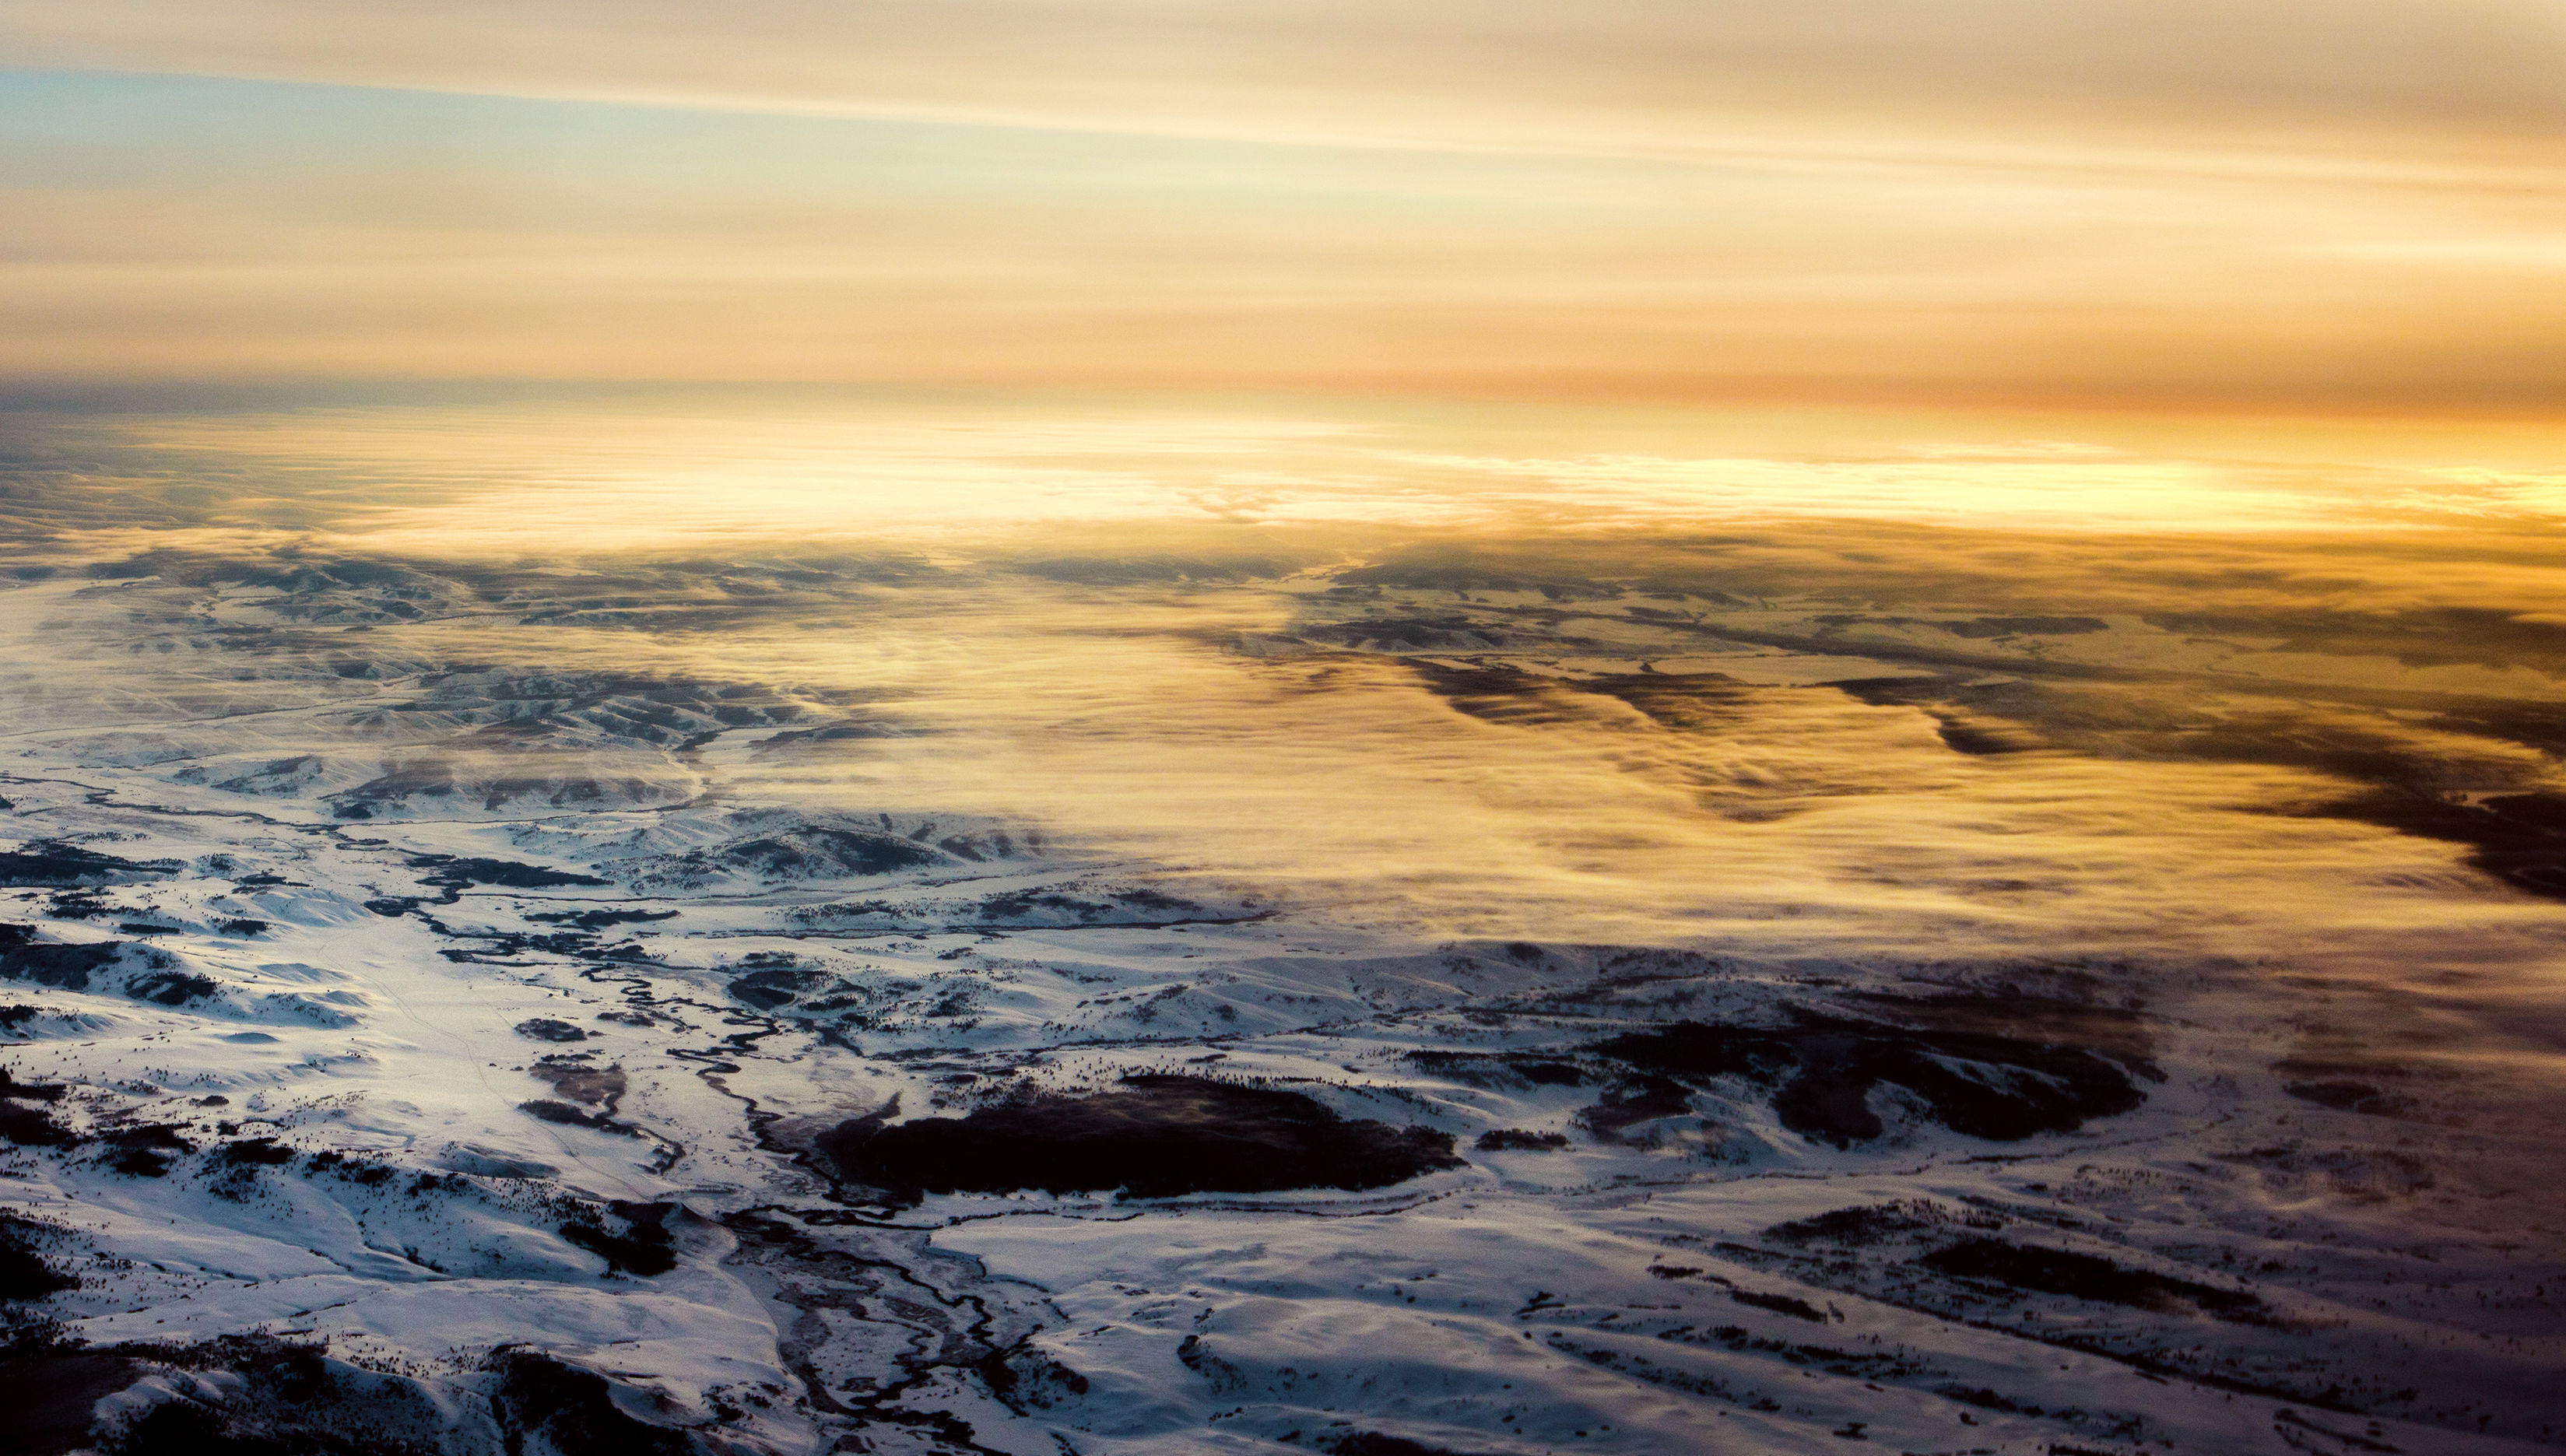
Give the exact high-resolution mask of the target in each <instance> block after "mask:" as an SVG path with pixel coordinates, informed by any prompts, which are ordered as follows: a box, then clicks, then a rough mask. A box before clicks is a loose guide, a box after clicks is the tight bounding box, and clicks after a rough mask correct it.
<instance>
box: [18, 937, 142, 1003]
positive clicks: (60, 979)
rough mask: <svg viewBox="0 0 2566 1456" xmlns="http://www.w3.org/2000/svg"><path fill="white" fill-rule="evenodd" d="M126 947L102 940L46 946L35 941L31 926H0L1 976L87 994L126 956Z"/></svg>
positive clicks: (120, 943)
mask: <svg viewBox="0 0 2566 1456" xmlns="http://www.w3.org/2000/svg"><path fill="white" fill-rule="evenodd" d="M126 944H127V942H125V941H122V940H103V941H92V942H89V943H87V944H82V945H47V944H42V943H39V942H38V941H37V940H36V931H35V927H34V926H32V925H6V924H0V976H5V977H7V978H8V979H10V980H12V981H29V982H33V983H34V984H36V985H39V986H56V987H60V988H61V989H63V990H65V991H86V990H88V989H89V983H90V977H92V976H93V975H95V974H97V973H98V972H100V971H102V970H105V969H106V968H107V967H109V966H111V965H114V964H115V963H116V962H117V960H118V958H120V957H121V956H123V955H124V953H125V947H126Z"/></svg>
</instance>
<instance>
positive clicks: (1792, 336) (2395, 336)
mask: <svg viewBox="0 0 2566 1456" xmlns="http://www.w3.org/2000/svg"><path fill="white" fill-rule="evenodd" d="M0 65H8V66H14V67H17V68H20V69H18V70H16V71H14V72H11V73H9V74H7V75H6V76H5V77H0V151H5V153H6V154H7V155H8V156H9V157H10V158H11V160H10V163H9V166H8V168H7V170H6V172H5V174H0V185H5V187H6V189H7V195H6V197H5V199H0V219H5V220H0V321H5V324H6V327H5V328H0V374H6V375H12V376H17V377H20V378H39V377H41V378H65V377H69V378H75V379H78V378H93V379H94V378H101V377H113V378H171V377H176V378H220V379H237V378H265V377H308V376H330V377H351V376H353V377H371V378H392V379H399V378H499V377H541V378H568V379H582V378H601V379H604V378H613V379H627V378H640V379H778V380H782V379H791V380H886V381H938V382H963V383H974V384H1007V385H1013V384H1030V383H1072V384H1115V385H1124V384H1131V385H1169V384H1175V385H1203V384H1211V385H1226V386H1260V387H1266V386H1282V387H1316V388H1328V389H1353V390H1384V389H1387V390H1397V391H1416V390H1424V391H1451V392H1463V393H1545V394H1548V393H1563V394H1577V395H1585V396H1594V397H1604V398H1612V397H1630V398H1649V399H1677V400H1681V399H1714V398H1715V399H1740V398H1743V399H1757V400H1794V399H1808V400H1827V399H1857V400H1884V401H1896V402H1901V403H1910V404H1915V403H1922V404H1936V403H1942V404H1948V403H1969V404H2002V403H2023V404H2076V405H2092V406H2101V407H2106V408H2137V409H2141V410H2148V409H2157V408H2178V407H2179V408H2181V409H2184V410H2190V409H2196V408H2200V407H2204V406H2214V407H2246V408H2263V407H2281V408H2287V409H2292V410H2315V411H2329V410H2357V411H2365V412H2368V411H2385V412H2389V413H2401V414H2405V413H2432V412H2442V411H2463V412H2494V413H2514V414H2533V413H2538V412H2541V411H2544V410H2550V409H2553V408H2554V407H2555V406H2556V405H2557V404H2558V403H2560V402H2561V396H2562V395H2566V86H2560V85H2558V84H2557V79H2558V78H2559V77H2560V76H2566V11H2561V10H2560V9H2558V8H2557V7H2556V6H2555V5H2553V4H2549V3H2546V0H2455V3H2446V0H2445V3H2438V4H2425V3H2421V0H2337V3H2329V4H2323V5H2319V4H2314V3H2305V0H2248V3H2241V4H2221V5H2210V4H2195V3H2188V0H2182V3H2156V4H2147V5H2140V4H2119V3H2074V4H2060V3H2041V4H2033V3H2027V0H1954V3H1940V4H1930V5H1927V4H1922V3H1908V0H1833V3H1821V0H1801V3H1792V4H1782V3H1778V0H1774V3H1765V0H1754V3H1724V4H1715V5H1705V4H1698V3H1688V4H1672V3H1660V0H1616V3H1610V4H1597V5H1587V6H1575V7H1569V6H1559V5H1534V4H1530V3H1524V0H1498V3H1476V4H1467V5H1464V4H1460V3H1458V0H1418V3H1410V4H1401V5H1390V6H1384V5H1380V4H1364V5H1357V4H1354V3H1351V0H1319V3H1309V4H1298V5H1293V6H1290V7H1273V6H1249V5H1246V4H1243V3H1222V0H1122V3H1080V4H1066V3H1056V0H1055V3H1041V0H996V3H985V4H974V5H942V4H939V5H937V6H934V7H928V6H924V5H918V4H903V3H891V4H874V5H866V6H861V7H858V6H848V5H838V4H817V3H794V0H762V3H751V4H745V5H739V6H726V7H720V8H719V9H717V10H716V9H707V8H704V7H700V6H678V5H673V4H659V5H618V6H614V7H606V6H603V5H596V4H589V3H582V0H535V3H519V4H506V5H502V4H497V3H450V4H444V5H439V6H435V7H398V8H394V7H363V8H360V7H352V6H347V5H339V4H322V3H318V0H191V3H187V4H177V3H163V0H119V3H112V4H104V5H102V4H95V3H81V4H75V3H71V0H20V3H17V4H14V5H12V6H10V7H9V9H8V12H7V14H6V16H5V18H0Z"/></svg>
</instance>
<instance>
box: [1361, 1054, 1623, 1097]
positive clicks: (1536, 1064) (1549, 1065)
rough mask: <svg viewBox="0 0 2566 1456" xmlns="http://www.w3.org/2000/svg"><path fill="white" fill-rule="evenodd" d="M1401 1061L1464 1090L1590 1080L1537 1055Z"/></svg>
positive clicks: (1581, 1083)
mask: <svg viewBox="0 0 2566 1456" xmlns="http://www.w3.org/2000/svg"><path fill="white" fill-rule="evenodd" d="M1402 1060H1404V1061H1406V1062H1407V1063H1408V1064H1409V1065H1410V1066H1411V1067H1413V1068H1415V1069H1416V1070H1417V1071H1419V1072H1422V1073H1425V1074H1426V1075H1428V1076H1430V1077H1439V1078H1442V1079H1443V1080H1445V1081H1447V1082H1457V1083H1460V1084H1462V1085H1463V1086H1465V1087H1484V1088H1509V1089H1522V1088H1527V1087H1583V1086H1585V1085H1586V1083H1587V1082H1588V1081H1589V1080H1590V1079H1589V1077H1588V1075H1587V1072H1586V1070H1585V1069H1584V1068H1582V1067H1579V1066H1578V1065H1577V1064H1575V1063H1573V1062H1562V1061H1560V1060H1559V1059H1558V1058H1556V1057H1551V1056H1544V1055H1542V1054H1540V1053H1508V1052H1494V1053H1491V1052H1447V1051H1439V1050H1426V1051H1417V1052H1410V1053H1408V1054H1407V1055H1406V1057H1405V1058H1403V1059H1402Z"/></svg>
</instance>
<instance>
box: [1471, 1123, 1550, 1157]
mask: <svg viewBox="0 0 2566 1456" xmlns="http://www.w3.org/2000/svg"><path fill="white" fill-rule="evenodd" d="M1470 1145H1471V1146H1472V1147H1474V1148H1477V1149H1478V1150H1479V1151H1481V1152H1557V1151H1559V1150H1560V1149H1561V1148H1563V1147H1566V1146H1568V1134H1567V1133H1565V1132H1528V1131H1526V1130H1525V1129H1523V1128H1521V1127H1497V1128H1492V1129H1490V1130H1488V1131H1486V1132H1482V1133H1480V1134H1479V1140H1478V1141H1476V1142H1473V1143H1471V1144H1470Z"/></svg>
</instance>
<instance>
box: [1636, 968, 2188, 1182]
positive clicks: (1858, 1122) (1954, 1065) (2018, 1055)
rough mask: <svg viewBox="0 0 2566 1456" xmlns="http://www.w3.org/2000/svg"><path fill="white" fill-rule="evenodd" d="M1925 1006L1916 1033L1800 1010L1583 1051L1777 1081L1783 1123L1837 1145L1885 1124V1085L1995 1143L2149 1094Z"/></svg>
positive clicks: (2107, 1070) (1708, 1074)
mask: <svg viewBox="0 0 2566 1456" xmlns="http://www.w3.org/2000/svg"><path fill="white" fill-rule="evenodd" d="M1924 1005H1925V1006H1926V1009H1927V1013H1928V1019H1936V1020H1940V1021H1941V1022H1942V1024H1941V1025H1938V1026H1928V1027H1925V1028H1923V1029H1910V1028H1903V1027H1892V1026H1885V1025H1881V1024H1878V1023H1871V1022H1859V1021H1853V1020H1850V1019H1846V1018H1841V1017H1833V1016H1823V1015H1818V1014H1815V1013H1804V1014H1802V1017H1801V1020H1800V1023H1799V1024H1798V1025H1796V1026H1791V1027H1783V1028H1754V1027H1731V1026H1713V1025H1707V1024H1703V1023H1699V1022H1684V1023H1679V1024H1676V1025H1673V1026H1668V1027H1665V1028H1661V1029H1659V1030H1656V1031H1648V1032H1634V1033H1631V1034H1628V1035H1625V1036H1620V1037H1616V1038H1613V1039H1612V1040H1610V1041H1606V1042H1600V1043H1597V1044H1595V1045H1594V1046H1593V1047H1591V1048H1589V1049H1588V1050H1589V1051H1592V1052H1594V1053H1597V1054H1599V1055H1602V1056H1606V1057H1610V1058H1613V1059H1614V1060H1616V1061H1619V1062H1621V1063H1623V1064H1624V1065H1626V1066H1629V1067H1632V1068H1634V1069H1637V1070H1639V1071H1641V1072H1643V1073H1646V1074H1652V1075H1655V1076H1657V1077H1661V1078H1672V1079H1678V1080H1682V1081H1686V1082H1696V1083H1698V1082H1701V1081H1706V1080H1708V1079H1711V1078H1717V1077H1735V1078H1740V1079H1743V1080H1745V1081H1747V1082H1749V1083H1754V1084H1758V1085H1762V1086H1766V1087H1771V1088H1773V1089H1774V1092H1773V1109H1774V1111H1775V1113H1776V1114H1777V1115H1779V1117H1780V1118H1781V1121H1782V1125H1783V1126H1785V1127H1788V1128H1790V1129H1791V1130H1792V1131H1794V1132H1797V1133H1800V1134H1801V1135H1803V1136H1807V1137H1817V1138H1823V1139H1825V1140H1827V1141H1830V1142H1833V1143H1835V1144H1836V1145H1837V1146H1839V1147H1844V1146H1850V1145H1851V1144H1853V1143H1855V1142H1863V1141H1869V1140H1870V1139H1872V1138H1875V1137H1878V1136H1880V1135H1881V1134H1882V1132H1883V1131H1885V1130H1886V1129H1885V1127H1884V1126H1883V1124H1882V1122H1881V1119H1880V1114H1879V1113H1878V1112H1876V1111H1874V1110H1873V1109H1872V1106H1871V1094H1872V1092H1874V1091H1875V1090H1877V1089H1879V1088H1882V1087H1894V1088H1898V1089H1901V1090H1903V1091H1905V1092H1908V1093H1910V1094H1912V1095H1913V1096H1914V1097H1915V1098H1916V1099H1917V1101H1918V1102H1919V1103H1920V1104H1921V1109H1922V1110H1923V1112H1924V1115H1925V1116H1927V1117H1929V1118H1930V1119H1931V1120H1933V1121H1935V1122H1938V1123H1940V1124H1941V1125H1942V1126H1945V1127H1948V1128H1950V1129H1951V1130H1952V1131H1954V1132H1959V1133H1963V1134H1965V1135H1967V1136H1971V1137H1983V1138H1987V1139H1989V1140H1991V1141H1998V1142H2015V1141H2020V1140H2021V1139H2023V1138H2026V1137H2031V1136H2034V1135H2037V1134H2039V1133H2043V1132H2072V1131H2074V1130H2076V1129H2077V1128H2079V1127H2082V1126H2083V1125H2084V1124H2085V1123H2086V1122H2087V1121H2088V1120H2089V1119H2091V1118H2095V1117H2105V1116H2112V1115H2116V1114H2118V1113H2121V1112H2127V1111H2130V1110H2132V1109H2134V1108H2136V1107H2138V1106H2140V1105H2141V1104H2142V1103H2144V1102H2145V1101H2146V1100H2147V1097H2146V1094H2145V1093H2143V1092H2140V1091H2139V1089H2138V1087H2137V1085H2136V1083H2135V1081H2134V1080H2133V1073H2132V1070H2131V1069H2130V1068H2129V1067H2124V1066H2122V1065H2120V1064H2119V1063H2116V1062H2114V1061H2112V1060H2110V1059H2108V1058H2106V1057H2105V1056H2103V1055H2100V1054H2099V1053H2097V1052H2095V1051H2092V1050H2089V1049H2088V1048H2086V1047H2084V1046H2079V1045H2074V1044H2072V1043H2065V1042H2061V1041H2058V1040H2052V1039H2050V1038H2047V1037H2039V1036H2015V1035H2007V1034H2004V1033H2001V1032H1996V1031H1986V1030H1973V1029H1964V1028H1965V1027H1966V1026H1967V1025H1968V1021H1967V1019H1966V1018H1963V1017H1953V1016H1948V1015H1945V1016H1940V1017H1931V1016H1930V1015H1929V1013H1930V1012H1931V1010H1932V1007H1931V1004H1930V1003H1926V1004H1924ZM1952 1009H1954V1008H1949V1007H1945V1008H1943V1010H1945V1011H1948V1010H1952ZM1998 1014H1999V1013H1997V1012H1994V1011H1990V1012H1989V1013H1988V1015H1989V1016H1990V1017H1993V1016H1996V1015H1998ZM2119 1045H2120V1046H2121V1047H2123V1048H2124V1049H2126V1048H2127V1046H2128V1043H2127V1042H2126V1040H2124V1041H2122V1042H2121V1043H2119ZM2146 1071H2153V1069H2146Z"/></svg>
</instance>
